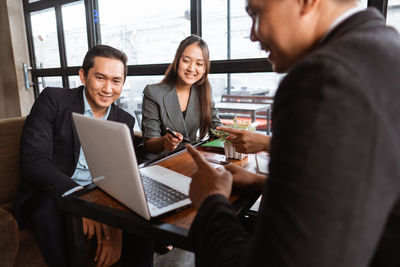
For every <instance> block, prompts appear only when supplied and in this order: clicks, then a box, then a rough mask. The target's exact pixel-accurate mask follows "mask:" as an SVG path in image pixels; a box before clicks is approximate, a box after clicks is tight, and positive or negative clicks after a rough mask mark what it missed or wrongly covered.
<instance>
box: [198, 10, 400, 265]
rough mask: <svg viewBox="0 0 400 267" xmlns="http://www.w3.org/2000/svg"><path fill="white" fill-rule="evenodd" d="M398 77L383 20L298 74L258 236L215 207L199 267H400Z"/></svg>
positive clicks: (356, 30) (349, 31)
mask: <svg viewBox="0 0 400 267" xmlns="http://www.w3.org/2000/svg"><path fill="white" fill-rule="evenodd" d="M399 70H400V36H399V34H398V33H397V32H396V31H395V30H394V29H392V28H390V27H387V26H385V21H384V18H383V17H382V16H381V15H380V14H379V13H378V12H377V11H376V10H375V9H368V10H366V11H362V12H359V13H356V14H354V15H352V16H351V17H349V18H348V19H346V20H345V21H344V22H342V23H341V24H339V25H338V26H337V27H336V28H335V29H334V30H333V31H332V32H331V33H330V34H329V35H328V36H327V38H326V39H325V40H324V41H323V42H322V43H321V44H320V45H319V47H317V48H316V49H315V50H314V51H313V52H312V53H310V54H309V55H308V56H306V57H305V58H303V59H302V60H301V61H300V62H298V64H296V65H295V66H293V67H292V68H291V70H290V71H289V73H288V74H287V76H286V77H285V78H284V80H283V81H282V82H281V84H280V86H279V88H278V91H277V93H276V95H275V103H274V108H273V110H274V113H273V119H272V121H273V130H274V134H273V137H272V143H271V151H270V153H271V154H270V156H271V158H270V165H269V169H270V173H269V178H268V180H267V182H266V184H265V187H264V192H263V198H262V202H261V207H260V210H259V216H258V218H257V225H256V228H255V230H254V233H252V234H248V233H247V232H246V231H245V230H244V228H243V227H242V226H241V225H240V223H239V221H238V219H237V218H236V216H235V214H234V212H233V210H232V206H231V204H230V203H229V202H228V201H227V200H226V199H225V198H224V197H222V196H221V195H213V196H210V197H209V198H207V199H206V200H205V201H204V203H203V204H202V206H201V207H200V209H199V211H198V214H197V216H196V218H195V221H194V222H193V224H192V228H191V232H190V237H191V238H192V240H193V244H194V248H195V252H196V262H197V266H207V267H211V266H219V267H220V266H252V267H254V266H280V267H282V266H285V267H288V266H295V267H322V266H324V267H328V266H331V267H339V266H340V267H365V266H388V267H393V266H400V257H399V253H398V248H399V247H400V212H399V211H400V206H399V197H400V116H399V114H400V105H399V99H400V89H399V87H400V75H399V74H398V73H397V72H398V71H399Z"/></svg>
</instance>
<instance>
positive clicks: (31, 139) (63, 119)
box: [17, 86, 135, 202]
mask: <svg viewBox="0 0 400 267" xmlns="http://www.w3.org/2000/svg"><path fill="white" fill-rule="evenodd" d="M72 112H76V113H80V114H83V112H84V103H83V86H80V87H78V88H75V89H63V88H46V89H44V90H43V91H42V93H41V94H40V95H39V97H38V99H37V100H36V101H35V103H34V105H33V107H32V110H31V112H30V114H29V116H28V117H27V119H26V123H25V126H24V130H23V133H22V136H21V170H22V180H23V184H24V186H25V191H26V192H29V191H32V189H38V190H41V191H45V192H47V193H49V194H50V195H51V196H53V197H54V198H58V197H60V196H61V195H62V194H63V193H65V192H66V191H68V190H69V189H72V188H74V187H75V186H77V185H78V184H77V183H76V182H75V181H74V180H72V179H71V176H72V175H73V173H74V171H75V169H76V165H77V162H78V158H79V151H80V147H81V145H80V142H79V140H78V136H77V133H76V130H75V128H74V125H73V122H72V116H71V114H72ZM108 120H112V121H117V122H122V123H126V124H127V125H128V127H129V129H130V130H131V135H132V139H133V132H132V129H133V126H134V124H135V119H134V118H133V117H132V116H131V115H130V114H129V113H127V112H125V111H123V110H122V109H120V108H118V107H117V106H116V105H115V104H112V105H111V110H110V114H109V116H108ZM23 197H24V196H22V198H23ZM17 202H18V201H17Z"/></svg>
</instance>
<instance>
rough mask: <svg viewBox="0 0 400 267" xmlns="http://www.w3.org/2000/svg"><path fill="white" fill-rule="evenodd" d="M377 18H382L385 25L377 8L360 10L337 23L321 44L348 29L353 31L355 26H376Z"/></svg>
mask: <svg viewBox="0 0 400 267" xmlns="http://www.w3.org/2000/svg"><path fill="white" fill-rule="evenodd" d="M376 20H381V22H382V26H383V25H385V21H384V18H383V17H382V15H381V14H380V13H379V11H378V10H376V9H375V8H368V9H367V10H364V11H360V12H358V13H356V14H353V15H351V16H350V17H349V18H347V19H345V20H344V21H342V22H341V23H340V24H339V25H337V26H336V27H335V28H334V29H333V30H332V31H331V32H330V33H329V34H328V35H327V36H326V37H325V39H324V40H323V41H322V42H321V44H320V46H322V45H324V44H325V43H329V41H330V40H333V39H335V38H337V37H339V36H341V35H342V34H345V33H346V32H348V31H351V30H352V29H354V28H355V27H358V26H359V25H361V24H363V25H366V24H371V25H374V26H376V25H377V24H376Z"/></svg>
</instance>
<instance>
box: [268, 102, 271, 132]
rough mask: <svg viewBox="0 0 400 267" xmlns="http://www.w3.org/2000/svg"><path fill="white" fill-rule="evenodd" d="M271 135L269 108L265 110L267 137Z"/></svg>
mask: <svg viewBox="0 0 400 267" xmlns="http://www.w3.org/2000/svg"><path fill="white" fill-rule="evenodd" d="M270 133H271V108H267V135H269V134H270Z"/></svg>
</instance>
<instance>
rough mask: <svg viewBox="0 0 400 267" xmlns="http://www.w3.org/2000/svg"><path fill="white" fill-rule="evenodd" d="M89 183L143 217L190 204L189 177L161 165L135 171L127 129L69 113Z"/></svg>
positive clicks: (153, 215) (117, 124)
mask: <svg viewBox="0 0 400 267" xmlns="http://www.w3.org/2000/svg"><path fill="white" fill-rule="evenodd" d="M72 117H73V120H74V123H75V127H76V130H77V132H78V136H79V140H80V142H81V145H82V148H83V151H84V154H85V158H86V161H87V163H88V166H89V169H90V173H91V175H92V179H93V182H94V183H95V184H96V185H97V186H98V187H100V188H101V189H102V190H104V191H105V192H107V193H108V194H109V195H111V196H112V197H114V198H115V199H117V200H118V201H120V202H121V203H123V204H124V205H125V206H127V207H128V208H130V209H131V210H133V211H134V212H136V213H137V214H139V215H140V216H142V217H143V218H145V219H146V220H150V218H152V217H156V216H159V215H161V214H164V213H166V212H169V211H172V210H174V209H178V208H181V207H183V206H186V205H188V204H190V203H191V201H190V199H189V197H188V194H189V185H190V181H191V178H189V177H187V176H184V175H182V174H179V173H177V172H174V171H172V170H169V169H167V168H164V167H161V166H157V165H156V166H149V167H145V168H141V169H140V170H139V168H138V165H137V161H136V156H135V151H134V147H133V143H132V138H131V134H130V131H129V129H128V126H127V125H126V124H123V123H118V122H113V121H106V120H100V119H95V118H91V117H86V116H83V115H81V114H77V113H72Z"/></svg>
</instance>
